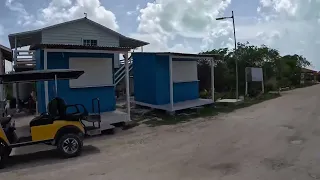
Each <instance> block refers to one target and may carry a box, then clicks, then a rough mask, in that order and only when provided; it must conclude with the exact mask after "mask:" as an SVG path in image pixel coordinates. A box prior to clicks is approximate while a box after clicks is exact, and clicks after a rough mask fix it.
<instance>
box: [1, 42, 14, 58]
mask: <svg viewBox="0 0 320 180" xmlns="http://www.w3.org/2000/svg"><path fill="white" fill-rule="evenodd" d="M0 51H1V53H2V55H3V56H4V59H5V60H8V61H12V50H11V49H10V48H8V47H5V46H3V45H1V44H0Z"/></svg>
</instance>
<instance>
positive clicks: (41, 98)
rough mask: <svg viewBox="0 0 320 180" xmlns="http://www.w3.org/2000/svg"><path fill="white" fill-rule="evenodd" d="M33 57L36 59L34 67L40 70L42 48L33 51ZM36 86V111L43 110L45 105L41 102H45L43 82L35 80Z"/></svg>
mask: <svg viewBox="0 0 320 180" xmlns="http://www.w3.org/2000/svg"><path fill="white" fill-rule="evenodd" d="M35 59H36V69H38V70H42V69H43V50H37V51H36V52H35ZM36 88H37V101H38V105H37V106H38V111H39V112H45V111H46V107H47V106H46V105H44V104H43V102H45V94H44V82H42V81H40V82H37V83H36Z"/></svg>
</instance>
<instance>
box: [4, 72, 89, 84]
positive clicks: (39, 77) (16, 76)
mask: <svg viewBox="0 0 320 180" xmlns="http://www.w3.org/2000/svg"><path fill="white" fill-rule="evenodd" d="M83 73H84V71H82V70H73V69H49V70H33V71H24V72H14V73H9V74H3V75H0V79H1V84H7V83H19V82H35V81H50V80H55V77H57V79H60V80H64V79H77V78H79V77H80V76H81V75H82V74H83Z"/></svg>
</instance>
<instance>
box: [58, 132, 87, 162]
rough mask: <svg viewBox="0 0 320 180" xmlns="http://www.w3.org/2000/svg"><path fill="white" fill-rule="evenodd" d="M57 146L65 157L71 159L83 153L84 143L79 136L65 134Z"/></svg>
mask: <svg viewBox="0 0 320 180" xmlns="http://www.w3.org/2000/svg"><path fill="white" fill-rule="evenodd" d="M57 146H58V150H59V151H60V153H61V154H62V156H63V157H65V158H71V157H75V156H78V155H79V154H80V153H81V150H82V146H83V142H82V140H81V138H80V136H78V135H77V134H65V135H63V136H62V137H61V138H60V139H59V141H58V145H57Z"/></svg>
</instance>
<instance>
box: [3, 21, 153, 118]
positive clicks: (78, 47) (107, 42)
mask: <svg viewBox="0 0 320 180" xmlns="http://www.w3.org/2000/svg"><path fill="white" fill-rule="evenodd" d="M9 41H10V45H11V48H12V49H13V52H14V67H15V70H16V71H18V70H19V69H21V68H22V67H21V66H24V67H32V69H39V70H40V69H82V70H84V71H85V73H84V74H83V75H82V76H80V78H79V79H75V80H59V81H58V95H59V96H60V97H62V98H64V99H65V101H66V103H67V104H83V105H84V106H85V107H86V108H87V109H88V111H89V112H90V111H92V99H93V98H99V99H100V104H101V112H114V110H115V109H116V99H115V85H116V84H117V83H119V82H120V81H121V80H122V79H124V77H125V76H126V75H128V74H129V70H130V69H131V68H132V63H130V62H129V61H128V53H129V51H130V50H132V49H136V48H138V47H141V48H142V46H145V45H147V44H148V43H146V42H143V41H140V40H136V39H132V38H129V37H126V36H124V35H121V34H120V33H118V32H115V31H113V30H111V29H109V28H107V27H105V26H102V25H100V24H98V23H96V22H94V21H92V20H90V19H88V18H86V17H85V18H81V19H77V20H73V21H69V22H64V23H61V24H57V25H53V26H49V27H45V28H42V29H37V30H33V31H27V32H21V33H15V34H10V35H9ZM25 46H29V47H30V48H29V50H20V49H18V48H20V47H25ZM24 51H27V53H28V55H30V56H29V59H24V58H19V55H20V52H24ZM121 55H124V56H126V57H127V58H126V59H127V60H126V61H125V62H126V63H127V66H125V65H123V64H121V63H120V60H119V56H121ZM29 64H32V65H33V66H29ZM18 65H20V66H19V67H18ZM27 65H28V66H27ZM128 79H129V77H128ZM52 83H53V82H38V83H37V89H36V90H37V101H38V111H39V113H42V112H45V111H46V106H47V104H48V102H49V101H50V100H51V99H52V98H53V97H54V96H55V94H54V89H53V87H54V84H52ZM16 89H17V90H16V92H17V94H19V87H16ZM20 90H21V89H20ZM128 94H129V93H128ZM17 97H19V95H17ZM127 100H129V97H128V98H127ZM128 109H129V108H128ZM129 119H130V117H129Z"/></svg>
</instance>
